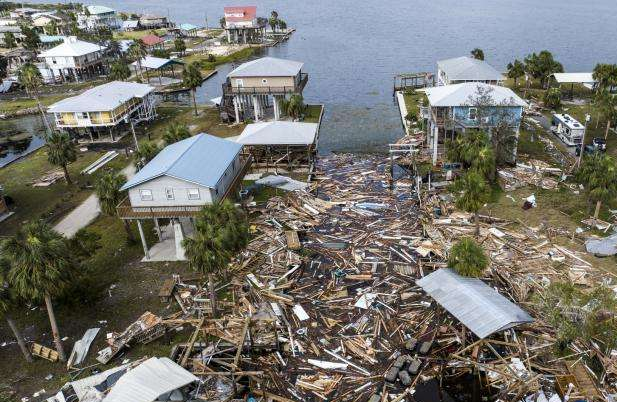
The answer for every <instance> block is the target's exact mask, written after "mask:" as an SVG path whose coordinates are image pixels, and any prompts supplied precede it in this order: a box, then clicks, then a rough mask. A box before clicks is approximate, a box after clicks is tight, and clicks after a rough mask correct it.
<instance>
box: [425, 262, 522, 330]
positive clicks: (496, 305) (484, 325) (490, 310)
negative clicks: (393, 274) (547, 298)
mask: <svg viewBox="0 0 617 402" xmlns="http://www.w3.org/2000/svg"><path fill="white" fill-rule="evenodd" d="M416 284H417V285H419V286H420V287H422V289H424V291H425V292H426V293H428V294H429V295H430V296H431V297H432V298H433V299H435V301H437V303H439V304H440V305H441V306H442V307H443V308H445V309H446V310H448V312H449V313H450V314H452V315H453V316H454V317H456V319H457V320H459V321H460V322H461V323H462V324H463V325H465V326H466V327H467V328H469V329H470V330H471V331H472V332H473V333H474V334H476V335H477V336H478V337H479V338H486V337H487V336H489V335H491V334H493V333H495V332H499V331H504V330H506V329H509V328H512V327H515V326H516V325H519V324H522V323H527V322H532V321H533V318H531V316H530V315H529V314H527V313H526V312H525V311H524V310H523V309H521V308H520V307H518V306H517V305H516V304H514V303H512V302H511V301H509V300H508V299H506V298H505V297H504V296H502V295H501V294H499V292H497V291H496V290H495V289H493V288H492V287H490V286H488V285H487V284H485V283H484V282H482V281H481V280H480V279H475V278H465V277H462V276H460V275H458V274H457V273H455V272H454V271H452V270H451V269H449V268H443V269H440V270H437V271H435V272H433V273H431V274H429V275H427V276H425V277H424V278H422V279H420V280H417V281H416Z"/></svg>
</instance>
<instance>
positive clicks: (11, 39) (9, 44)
mask: <svg viewBox="0 0 617 402" xmlns="http://www.w3.org/2000/svg"><path fill="white" fill-rule="evenodd" d="M4 47H6V48H7V49H13V48H15V47H17V41H16V40H15V35H14V34H13V32H7V33H5V34H4Z"/></svg>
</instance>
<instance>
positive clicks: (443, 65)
mask: <svg viewBox="0 0 617 402" xmlns="http://www.w3.org/2000/svg"><path fill="white" fill-rule="evenodd" d="M437 68H439V69H440V70H441V71H443V72H445V73H446V74H447V75H448V79H449V80H450V81H503V80H504V78H503V75H501V73H500V72H499V71H497V70H496V69H495V68H494V67H493V66H491V65H490V64H488V63H487V62H485V61H484V60H477V59H474V58H472V57H467V56H463V57H456V58H453V59H447V60H441V61H438V62H437Z"/></svg>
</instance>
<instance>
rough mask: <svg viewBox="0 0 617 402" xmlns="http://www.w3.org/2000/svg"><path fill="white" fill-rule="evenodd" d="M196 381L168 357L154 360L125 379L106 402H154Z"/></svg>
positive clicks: (142, 365) (120, 380)
mask: <svg viewBox="0 0 617 402" xmlns="http://www.w3.org/2000/svg"><path fill="white" fill-rule="evenodd" d="M195 381H199V379H198V378H197V377H195V376H194V375H193V374H191V373H190V372H188V371H187V370H185V369H183V368H182V367H180V366H179V365H178V364H176V363H174V362H173V361H171V360H170V359H168V358H166V357H160V358H158V357H153V358H151V359H148V360H146V361H145V362H143V363H142V364H140V365H139V366H137V367H135V368H134V369H132V370H130V371H129V372H127V373H126V374H125V375H123V376H122V377H121V378H120V379H119V380H118V382H117V383H116V385H114V387H113V388H112V389H111V391H109V394H107V396H106V397H105V399H103V402H152V401H155V400H157V398H158V397H159V396H161V395H163V394H165V393H167V392H171V391H173V390H176V389H178V388H182V387H184V386H185V385H188V384H190V383H192V382H195Z"/></svg>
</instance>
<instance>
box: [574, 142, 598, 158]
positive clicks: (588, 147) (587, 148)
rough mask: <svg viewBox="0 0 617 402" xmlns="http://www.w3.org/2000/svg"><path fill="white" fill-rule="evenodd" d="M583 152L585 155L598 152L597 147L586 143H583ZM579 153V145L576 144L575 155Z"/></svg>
mask: <svg viewBox="0 0 617 402" xmlns="http://www.w3.org/2000/svg"><path fill="white" fill-rule="evenodd" d="M584 152H585V154H586V155H592V154H595V153H596V152H598V149H597V148H596V147H595V146H594V145H591V144H587V145H585V151H584ZM580 154H581V146H580V145H577V147H576V156H580Z"/></svg>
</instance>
